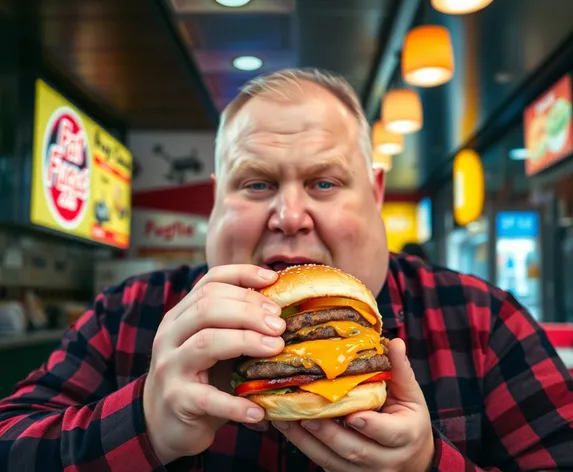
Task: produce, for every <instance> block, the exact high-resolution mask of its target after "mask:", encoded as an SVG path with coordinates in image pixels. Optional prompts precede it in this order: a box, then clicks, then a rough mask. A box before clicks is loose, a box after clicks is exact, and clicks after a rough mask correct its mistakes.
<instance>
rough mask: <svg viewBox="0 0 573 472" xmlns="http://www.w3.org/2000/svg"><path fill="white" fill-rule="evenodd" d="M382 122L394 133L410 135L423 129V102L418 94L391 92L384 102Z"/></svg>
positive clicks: (400, 90) (410, 91)
mask: <svg viewBox="0 0 573 472" xmlns="http://www.w3.org/2000/svg"><path fill="white" fill-rule="evenodd" d="M382 122H383V123H384V126H385V127H386V129H387V130H388V131H391V132H393V133H399V134H410V133H415V132H416V131H419V130H420V129H422V124H423V113H422V101H421V100H420V95H419V94H418V92H416V91H415V90H412V89H395V90H390V91H389V92H388V93H387V94H386V96H385V97H384V100H383V101H382Z"/></svg>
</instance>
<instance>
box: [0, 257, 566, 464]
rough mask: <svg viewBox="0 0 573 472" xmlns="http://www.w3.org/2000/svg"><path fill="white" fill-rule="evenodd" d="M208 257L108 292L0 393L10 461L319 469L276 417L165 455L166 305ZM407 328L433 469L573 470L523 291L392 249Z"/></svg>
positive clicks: (562, 418) (0, 432)
mask: <svg viewBox="0 0 573 472" xmlns="http://www.w3.org/2000/svg"><path fill="white" fill-rule="evenodd" d="M205 271H206V268H205V267H199V268H196V269H190V268H188V267H182V268H179V269H177V270H172V271H165V272H154V273H151V274H147V275H145V276H141V277H135V278H132V279H130V280H128V281H126V282H125V283H124V284H122V285H120V286H118V287H116V288H112V289H109V290H107V291H105V292H104V293H103V294H101V295H100V296H99V297H98V298H97V300H96V302H95V304H94V306H93V309H92V310H90V311H88V312H87V313H86V314H85V315H84V316H82V317H81V319H80V320H79V321H78V322H77V323H76V324H75V326H73V327H72V328H70V329H69V330H68V331H67V332H66V334H65V335H64V338H63V340H62V343H61V346H60V347H59V348H58V349H57V350H56V351H55V352H54V353H53V354H52V355H51V356H50V358H49V359H48V361H47V362H46V363H45V364H44V365H43V366H42V367H41V368H40V369H38V370H37V371H35V372H33V373H32V374H30V375H29V376H28V378H27V379H25V380H24V381H22V382H21V383H20V384H19V385H18V386H17V388H16V391H15V393H14V394H13V395H12V396H11V397H9V398H6V399H4V400H2V401H0V470H2V471H7V472H23V471H38V472H40V471H41V472H56V471H65V472H80V471H81V472H88V471H89V472H91V471H94V472H95V471H97V472H100V471H113V472H123V471H137V472H146V471H166V470H167V471H175V470H177V471H206V472H207V471H208V472H210V471H213V472H220V471H233V470H260V471H297V472H302V471H310V470H317V466H316V465H314V464H312V463H311V462H310V461H309V460H308V459H307V458H306V457H305V456H304V455H302V453H300V452H299V451H298V450H296V449H295V448H294V447H293V446H292V445H291V444H290V443H287V441H286V440H285V439H284V437H282V436H281V435H280V434H279V433H278V432H277V431H276V430H275V429H274V428H271V429H270V430H269V431H268V432H266V433H260V432H255V431H251V430H249V429H247V428H245V427H243V426H241V425H237V424H228V425H226V426H224V427H223V428H221V429H220V430H219V432H218V433H217V436H216V439H215V442H214V444H213V445H212V446H211V448H210V449H209V450H207V451H206V452H204V453H203V454H201V455H200V456H196V457H191V458H183V459H180V460H178V461H176V462H175V463H173V464H170V465H168V466H167V467H163V466H162V465H161V464H160V463H159V461H158V460H157V457H156V456H155V455H154V452H153V450H152V448H151V445H150V442H149V438H148V436H147V434H146V428H145V422H144V416H143V408H142V393H143V385H144V382H145V374H146V372H147V369H148V367H149V360H150V354H151V347H152V341H153V338H154V336H155V332H156V331H157V328H158V326H159V323H160V322H161V319H162V317H163V314H164V313H166V312H167V311H168V310H169V309H170V308H171V307H173V306H174V305H175V304H176V303H177V302H178V301H179V300H181V299H182V298H183V296H184V295H185V294H186V293H187V292H188V291H189V290H190V289H191V287H192V286H193V284H194V283H195V282H196V281H197V280H198V279H199V278H200V277H201V276H202V275H203V274H204V273H205ZM378 305H379V308H380V312H381V313H382V316H383V319H384V335H385V336H387V337H389V338H394V337H397V336H398V337H400V338H402V339H404V340H405V342H406V345H407V349H408V354H409V358H410V360H411V363H412V367H413V369H414V371H415V373H416V377H417V380H418V382H419V383H420V385H421V387H422V390H423V392H424V395H425V398H426V402H427V404H428V408H429V410H430V413H431V417H432V422H433V432H434V438H435V445H436V448H435V451H436V452H435V457H434V463H433V470H435V471H444V472H446V471H447V472H459V471H476V470H480V468H481V469H485V470H502V471H510V470H511V471H513V470H573V381H572V379H571V377H570V374H569V373H568V372H567V369H566V368H565V367H564V365H563V364H562V362H561V361H560V360H559V358H558V357H557V355H556V353H555V350H554V349H553V348H552V346H551V345H550V343H549V342H548V340H547V338H546V336H545V334H544V333H543V332H542V330H541V328H540V327H539V325H538V324H537V323H536V322H535V321H534V320H533V319H532V318H531V316H530V315H529V314H528V313H527V312H526V311H525V310H524V309H523V308H522V307H521V306H519V304H518V303H517V302H516V301H515V300H514V299H513V298H512V297H511V295H509V294H507V293H505V292H503V291H501V290H498V289H495V288H492V287H491V286H489V285H488V284H486V283H485V282H483V281H481V280H478V279H476V278H474V277H470V276H465V275H460V274H457V273H455V272H452V271H449V270H445V269H441V268H435V267H430V266H427V265H425V264H424V263H422V262H421V261H420V260H418V259H414V258H410V257H406V256H396V255H392V256H391V259H390V269H389V274H388V280H387V283H386V285H385V287H384V289H383V290H382V292H381V293H380V294H379V296H378Z"/></svg>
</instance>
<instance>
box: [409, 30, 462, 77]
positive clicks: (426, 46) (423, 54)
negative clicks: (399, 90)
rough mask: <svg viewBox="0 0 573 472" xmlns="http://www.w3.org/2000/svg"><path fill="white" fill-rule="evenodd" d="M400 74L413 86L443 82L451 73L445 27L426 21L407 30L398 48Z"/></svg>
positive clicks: (450, 48) (451, 53)
mask: <svg viewBox="0 0 573 472" xmlns="http://www.w3.org/2000/svg"><path fill="white" fill-rule="evenodd" d="M402 76H403V77H404V80H405V81H406V82H407V83H409V84H410V85H414V86H417V87H436V86H438V85H443V84H445V83H446V82H448V81H449V80H450V79H451V78H452V77H453V76H454V49H453V46H452V39H451V37H450V32H449V31H448V29H447V28H444V27H443V26H437V25H426V26H418V27H416V28H413V29H412V30H410V32H409V33H408V34H407V35H406V39H405V40H404V49H403V51H402Z"/></svg>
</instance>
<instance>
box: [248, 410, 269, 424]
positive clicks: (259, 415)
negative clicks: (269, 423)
mask: <svg viewBox="0 0 573 472" xmlns="http://www.w3.org/2000/svg"><path fill="white" fill-rule="evenodd" d="M264 416H265V414H264V413H263V411H262V410H261V409H260V408H249V409H248V410H247V418H248V419H250V420H253V421H261V420H262V419H263V417H264Z"/></svg>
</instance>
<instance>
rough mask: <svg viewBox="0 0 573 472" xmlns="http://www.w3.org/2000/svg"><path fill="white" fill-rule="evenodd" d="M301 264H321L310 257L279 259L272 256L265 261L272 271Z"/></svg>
mask: <svg viewBox="0 0 573 472" xmlns="http://www.w3.org/2000/svg"><path fill="white" fill-rule="evenodd" d="M303 264H321V263H320V262H318V261H314V260H312V259H306V258H300V259H281V258H276V259H275V258H273V259H269V260H267V261H265V264H264V265H265V267H267V268H269V269H272V270H274V271H279V270H284V269H287V268H288V267H292V266H299V265H303Z"/></svg>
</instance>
